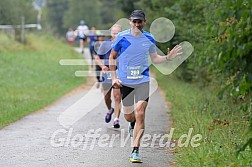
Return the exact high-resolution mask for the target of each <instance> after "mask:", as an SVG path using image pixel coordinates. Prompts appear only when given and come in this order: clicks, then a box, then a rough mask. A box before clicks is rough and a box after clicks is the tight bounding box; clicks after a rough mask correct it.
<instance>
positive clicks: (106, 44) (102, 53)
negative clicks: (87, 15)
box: [97, 39, 112, 83]
mask: <svg viewBox="0 0 252 167" xmlns="http://www.w3.org/2000/svg"><path fill="white" fill-rule="evenodd" d="M111 49H112V41H111V39H109V40H106V41H103V42H102V43H101V46H100V48H99V50H98V51H97V55H98V56H99V57H100V59H101V60H102V59H103V64H104V65H105V66H107V67H108V68H109V56H110V52H111ZM102 80H103V82H104V83H112V78H111V74H110V72H108V73H107V74H106V73H102Z"/></svg>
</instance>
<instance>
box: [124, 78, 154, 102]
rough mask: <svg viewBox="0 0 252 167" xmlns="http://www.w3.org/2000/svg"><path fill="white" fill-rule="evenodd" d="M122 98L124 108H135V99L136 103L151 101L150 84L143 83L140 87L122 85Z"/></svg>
mask: <svg viewBox="0 0 252 167" xmlns="http://www.w3.org/2000/svg"><path fill="white" fill-rule="evenodd" d="M120 91H121V97H122V102H123V106H133V105H134V98H135V103H137V102H138V101H140V100H142V101H146V102H148V101H149V91H150V85H149V82H145V83H141V84H138V85H122V87H120Z"/></svg>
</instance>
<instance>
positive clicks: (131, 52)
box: [112, 29, 156, 85]
mask: <svg viewBox="0 0 252 167" xmlns="http://www.w3.org/2000/svg"><path fill="white" fill-rule="evenodd" d="M112 48H113V49H114V50H115V51H116V52H117V53H120V55H119V57H118V58H117V62H118V67H117V68H118V71H119V79H120V80H121V81H122V84H126V85H136V84H141V83H144V82H149V81H150V79H149V64H148V58H149V55H150V54H151V53H155V52H156V43H155V40H154V37H153V36H152V35H151V34H150V33H149V32H146V31H142V34H141V35H140V36H134V35H132V34H131V32H130V29H129V30H125V31H122V32H120V33H119V34H118V35H117V37H116V39H115V42H114V44H112Z"/></svg>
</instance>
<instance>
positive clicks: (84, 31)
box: [75, 20, 88, 54]
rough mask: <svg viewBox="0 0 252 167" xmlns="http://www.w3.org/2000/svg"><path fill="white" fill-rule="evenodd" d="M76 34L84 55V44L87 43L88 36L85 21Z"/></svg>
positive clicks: (82, 21)
mask: <svg viewBox="0 0 252 167" xmlns="http://www.w3.org/2000/svg"><path fill="white" fill-rule="evenodd" d="M75 32H76V34H77V39H78V40H79V42H80V49H81V53H82V54H83V53H84V42H85V40H86V36H87V34H88V26H87V25H86V23H85V21H84V20H81V21H80V25H79V26H78V27H77V29H76V30H75Z"/></svg>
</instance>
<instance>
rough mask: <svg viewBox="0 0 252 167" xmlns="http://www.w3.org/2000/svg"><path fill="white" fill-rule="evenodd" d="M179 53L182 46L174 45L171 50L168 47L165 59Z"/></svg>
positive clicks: (170, 58) (181, 52)
mask: <svg viewBox="0 0 252 167" xmlns="http://www.w3.org/2000/svg"><path fill="white" fill-rule="evenodd" d="M181 54H183V51H182V47H181V46H180V45H176V46H175V47H174V48H173V49H172V50H171V51H170V49H169V48H168V55H167V59H168V60H172V59H174V58H175V57H177V56H178V55H181Z"/></svg>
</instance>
